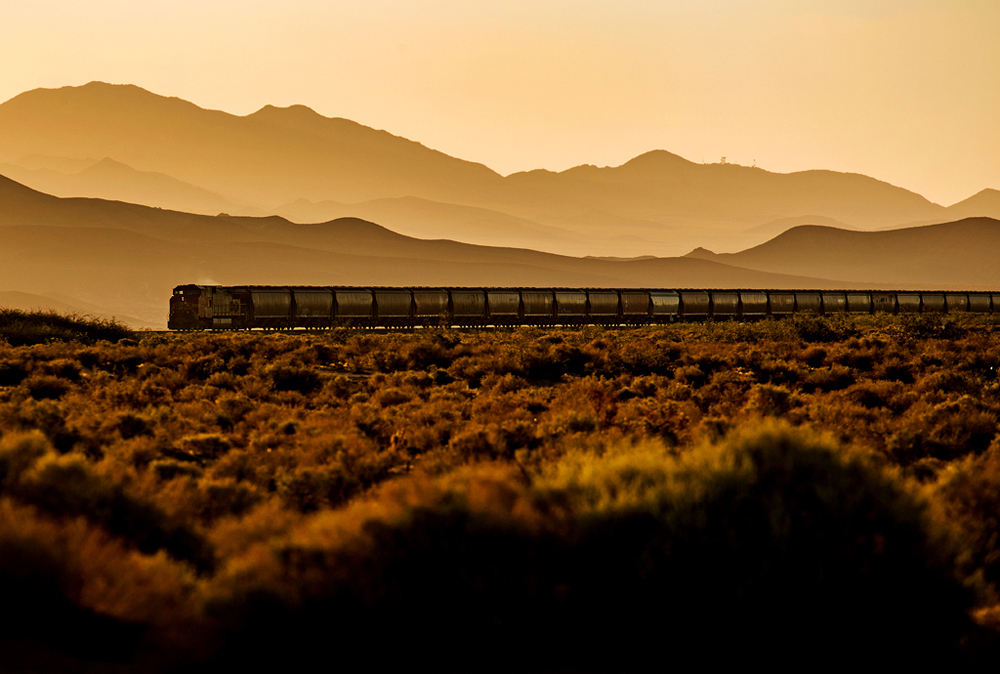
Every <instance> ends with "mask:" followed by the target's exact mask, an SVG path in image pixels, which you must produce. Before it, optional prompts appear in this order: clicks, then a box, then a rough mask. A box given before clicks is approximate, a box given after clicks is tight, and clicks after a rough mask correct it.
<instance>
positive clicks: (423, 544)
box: [211, 426, 970, 671]
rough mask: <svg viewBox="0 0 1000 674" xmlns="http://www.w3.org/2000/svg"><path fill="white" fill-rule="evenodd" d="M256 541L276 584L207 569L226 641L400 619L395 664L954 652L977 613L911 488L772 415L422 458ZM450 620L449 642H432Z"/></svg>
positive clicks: (489, 667)
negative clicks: (568, 446)
mask: <svg viewBox="0 0 1000 674" xmlns="http://www.w3.org/2000/svg"><path fill="white" fill-rule="evenodd" d="M248 559H249V558H248ZM254 560H255V561H254V562H253V563H254V564H258V565H262V566H260V567H259V570H258V572H257V574H255V576H254V577H257V578H263V577H267V578H271V579H273V581H272V582H271V583H270V584H268V585H261V584H260V583H258V582H254V581H253V580H251V576H248V575H247V574H246V573H245V570H244V572H241V573H240V574H238V575H230V576H226V577H225V578H222V579H220V582H219V583H218V584H217V585H216V589H215V591H214V594H213V597H214V599H213V603H212V609H211V610H212V614H213V615H215V616H216V617H217V619H218V620H219V622H220V623H221V624H223V625H225V626H226V627H227V631H226V647H225V648H224V649H223V651H222V652H221V653H220V654H219V656H218V662H227V663H230V664H242V663H243V662H249V661H250V659H252V660H253V661H254V662H279V661H280V662H285V663H297V662H302V663H305V662H309V661H310V660H311V659H312V658H315V657H316V656H317V655H318V654H319V653H320V652H321V649H323V648H325V646H323V645H322V644H323V643H324V641H323V639H321V638H320V635H323V634H331V633H333V634H337V635H339V637H340V638H342V639H344V640H345V642H347V643H351V644H352V645H353V646H354V647H356V648H361V649H364V648H368V647H373V648H374V647H376V646H377V644H378V643H381V640H383V639H384V638H385V636H384V635H386V634H392V635H394V644H395V646H396V648H394V649H393V650H392V651H391V652H388V653H385V654H384V658H385V659H384V660H383V662H384V663H385V664H393V665H394V664H397V663H398V664H400V665H401V664H403V663H404V662H405V663H408V664H409V666H414V665H416V666H420V665H422V664H428V665H429V664H430V663H432V662H433V665H434V667H435V669H436V670H438V671H510V670H511V669H512V668H516V669H518V670H528V671H532V670H535V671H549V670H551V669H553V668H558V669H560V670H561V671H575V670H583V671H639V670H643V671H645V670H648V669H650V668H656V669H658V668H660V667H661V666H662V665H663V657H664V653H669V654H670V658H671V659H672V660H677V661H688V658H691V657H703V656H704V653H706V652H710V653H713V654H714V655H713V659H714V660H716V661H723V662H726V663H728V664H737V663H745V662H747V661H748V660H764V659H766V660H767V661H768V662H771V663H772V664H774V663H783V664H787V665H792V663H801V661H802V660H801V658H803V657H805V658H822V660H823V662H824V663H832V662H837V663H845V664H846V663H850V662H857V661H860V660H861V659H864V661H866V662H873V661H874V662H893V663H899V662H904V661H905V662H907V663H909V664H914V663H921V664H924V665H926V664H927V663H935V664H939V665H944V664H946V663H948V662H954V661H955V660H953V658H955V657H956V656H957V655H958V645H959V640H960V638H961V637H962V635H963V634H964V633H965V631H966V630H967V629H968V627H969V620H968V613H967V611H968V609H969V608H970V597H969V595H968V593H967V592H966V590H965V588H964V586H963V585H962V583H961V581H960V579H959V578H958V577H957V574H956V570H955V566H954V557H953V554H952V552H951V551H950V550H949V549H948V548H947V546H945V545H943V543H942V540H941V539H939V538H938V537H937V536H936V535H935V533H934V531H933V530H932V529H931V525H930V521H929V519H928V518H927V516H926V510H925V505H924V503H923V502H922V501H921V500H920V499H919V498H918V497H917V496H916V495H915V493H914V492H912V491H911V490H910V489H909V488H907V487H906V486H905V485H904V484H903V483H901V482H899V481H898V480H896V479H894V478H892V477H890V476H889V475H887V474H885V473H882V472H881V471H880V470H879V469H877V468H875V467H873V466H871V465H869V464H868V463H867V462H866V461H865V460H864V459H863V458H862V457H860V456H859V455H857V454H855V453H853V452H851V451H848V450H846V449H844V448H842V447H838V446H836V445H833V444H831V443H830V442H829V441H827V440H824V439H822V438H819V437H817V436H815V435H814V434H811V433H809V432H806V431H793V430H790V429H788V428H786V427H776V426H765V427H764V428H762V429H761V430H758V431H756V432H752V433H748V434H744V435H740V436H736V437H732V438H730V439H729V440H727V441H725V442H723V443H722V444H721V445H716V446H706V447H703V448H701V449H699V450H697V451H695V452H693V453H689V454H687V455H684V456H682V457H681V458H680V459H675V458H671V456H670V455H669V454H668V453H667V451H666V450H665V449H664V448H663V447H662V446H658V445H656V444H644V445H638V446H630V445H623V446H619V447H618V448H616V449H612V450H609V451H608V452H607V453H606V454H605V455H604V456H603V457H600V458H598V457H595V455H593V454H592V453H578V454H574V455H571V456H569V457H567V458H565V459H563V460H562V461H561V462H559V463H558V465H556V466H554V467H552V468H551V469H550V470H548V471H546V473H545V476H544V477H540V478H535V479H533V480H532V479H530V478H528V477H526V476H525V475H524V474H523V473H521V472H519V471H517V470H515V469H512V470H506V469H503V468H498V467H488V466H487V467H482V468H479V469H477V470H474V471H469V470H464V471H458V472H457V473H453V474H451V475H447V476H442V477H440V478H435V479H431V478H427V477H421V476H415V477H412V478H410V479H408V480H404V481H402V482H396V483H392V484H390V485H387V486H386V487H384V488H383V489H382V490H380V491H379V492H378V494H377V495H376V496H375V497H374V498H373V500H368V501H360V502H358V503H356V504H355V505H354V506H352V507H351V508H348V509H346V510H343V511H337V512H325V513H322V514H320V515H317V516H314V517H313V518H311V519H309V520H307V521H306V522H304V523H303V525H302V526H300V527H298V528H297V529H296V530H295V531H294V532H291V533H290V534H289V535H288V536H287V537H286V538H285V539H284V542H283V543H281V544H280V545H279V546H278V547H276V548H273V549H272V551H271V553H270V556H269V557H259V556H258V557H255V558H254ZM429 606H433V607H434V615H435V620H434V621H427V620H426V619H425V618H424V617H425V616H426V611H427V607H429ZM440 634H448V635H449V636H450V637H451V641H450V642H449V647H448V648H447V649H444V650H443V651H442V650H435V651H434V652H433V653H429V652H428V651H427V650H426V649H425V648H421V645H425V644H427V643H428V642H429V640H433V639H434V638H435V636H434V635H440ZM265 637H266V638H265ZM251 644H253V645H254V646H255V647H254V648H251V647H250V645H251ZM272 644H273V645H274V646H275V647H270V645H272ZM622 644H629V645H630V646H629V647H628V648H622ZM397 658H398V659H397Z"/></svg>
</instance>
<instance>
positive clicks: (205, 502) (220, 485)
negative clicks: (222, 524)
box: [198, 479, 262, 522]
mask: <svg viewBox="0 0 1000 674" xmlns="http://www.w3.org/2000/svg"><path fill="white" fill-rule="evenodd" d="M198 492H199V501H200V503H199V504H198V506H199V508H198V510H199V515H200V517H201V519H202V520H204V521H207V522H211V521H214V520H217V519H219V518H220V517H226V516H232V515H242V514H243V513H246V512H247V511H249V510H250V509H251V508H253V507H254V506H255V505H257V504H258V503H260V501H261V498H262V495H261V494H260V492H259V491H257V490H256V489H255V488H254V487H253V486H251V485H249V484H246V483H245V482H244V483H240V482H235V481H232V480H213V479H206V480H202V481H201V482H200V483H199V484H198Z"/></svg>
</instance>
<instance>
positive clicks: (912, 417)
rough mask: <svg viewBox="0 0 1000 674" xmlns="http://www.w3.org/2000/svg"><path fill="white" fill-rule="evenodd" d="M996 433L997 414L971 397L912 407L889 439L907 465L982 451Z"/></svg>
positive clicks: (892, 452) (900, 459)
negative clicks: (922, 460) (917, 461)
mask: <svg viewBox="0 0 1000 674" xmlns="http://www.w3.org/2000/svg"><path fill="white" fill-rule="evenodd" d="M996 434H997V415H996V413H995V412H992V411H990V410H988V409H984V406H983V405H982V404H981V403H979V402H977V401H976V400H975V399H973V398H971V397H969V396H961V397H959V398H957V399H952V400H946V401H944V402H942V403H938V404H928V403H926V402H922V403H921V404H918V405H914V406H912V407H911V408H910V409H909V410H908V411H907V413H906V415H905V416H904V418H903V419H902V421H901V423H900V424H899V428H898V430H897V431H896V432H895V433H893V434H892V436H891V437H890V438H889V439H888V441H887V447H888V450H889V451H890V453H891V454H892V455H893V457H894V458H895V459H896V460H897V461H899V462H900V463H902V464H904V465H906V464H909V463H911V462H913V461H916V460H918V459H921V458H925V457H934V458H937V459H942V460H946V461H947V460H952V459H957V458H962V457H964V456H965V455H966V454H979V453H981V452H983V451H984V450H985V449H986V448H987V447H989V445H990V443H991V442H992V441H993V438H994V437H995V436H996Z"/></svg>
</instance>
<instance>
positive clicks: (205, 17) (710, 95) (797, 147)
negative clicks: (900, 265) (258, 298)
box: [0, 0, 1000, 205]
mask: <svg viewBox="0 0 1000 674" xmlns="http://www.w3.org/2000/svg"><path fill="white" fill-rule="evenodd" d="M998 36H1000V0H614V1H606V0H500V1H498V0H465V1H460V0H358V1H355V0H325V1H321V0H142V1H141V2H140V1H138V0H102V1H98V0H31V2H25V1H24V0H0V63H3V67H2V68H0V101H5V100H8V99H10V98H12V97H14V96H16V95H17V94H19V93H21V92H23V91H27V90H30V89H35V88H39V87H47V88H51V87H61V86H67V85H80V84H85V83H87V82H90V81H93V80H100V81H104V82H113V83H128V84H136V85H138V86H141V87H143V88H145V89H148V90H150V91H153V92H155V93H158V94H162V95H167V96H178V97H180V98H183V99H186V100H189V101H191V102H193V103H196V104H197V105H199V106H201V107H204V108H212V109H219V110H225V111H227V112H231V113H234V114H240V115H245V114H249V113H251V112H254V111H256V110H258V109H259V108H261V107H263V106H264V105H267V104H272V105H278V106H286V105H293V104H303V105H307V106H309V107H311V108H313V109H314V110H316V111H317V112H319V113H321V114H323V115H326V116H329V117H346V118H349V119H352V120H354V121H357V122H360V123H362V124H365V125H367V126H371V127H375V128H380V129H385V130H387V131H389V132H391V133H394V134H396V135H399V136H404V137H406V138H409V139H411V140H416V141H419V142H421V143H423V144H424V145H427V146H429V147H432V148H434V149H437V150H441V151H442V152H445V153H447V154H450V155H453V156H456V157H461V158H462V159H468V160H471V161H477V162H481V163H483V164H486V165H487V166H489V167H490V168H492V169H494V170H496V171H498V172H500V173H502V174H505V175H506V174H509V173H512V172H516V171H523V170H531V169H536V168H546V169H550V170H564V169H566V168H569V167H571V166H576V165H579V164H596V165H599V166H606V165H611V166H615V165H619V164H622V163H624V162H626V161H628V160H629V159H630V158H632V157H634V156H637V155H639V154H642V153H643V152H646V151H649V150H653V149H664V150H668V151H670V152H674V153H676V154H679V155H681V156H683V157H685V158H687V159H690V160H691V161H695V162H705V163H711V162H718V161H721V160H722V158H723V157H725V158H726V161H728V162H730V163H739V164H744V165H748V166H749V165H754V164H755V165H757V166H759V167H761V168H764V169H767V170H769V171H776V172H782V173H784V172H791V171H799V170H806V169H831V170H836V171H846V172H852V173H863V174H866V175H870V176H873V177H875V178H878V179H880V180H884V181H886V182H889V183H892V184H894V185H899V186H900V187H905V188H907V189H910V190H913V191H915V192H918V193H920V194H923V195H924V196H926V197H927V198H929V199H930V200H932V201H935V202H937V203H941V204H943V205H950V204H951V203H954V202H956V201H959V200H961V199H964V198H966V197H968V196H971V195H972V194H974V193H976V192H978V191H980V190H982V189H984V188H987V187H990V188H994V189H1000V38H998Z"/></svg>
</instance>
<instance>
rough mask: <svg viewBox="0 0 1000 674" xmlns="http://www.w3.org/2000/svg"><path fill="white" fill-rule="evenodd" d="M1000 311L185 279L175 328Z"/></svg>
mask: <svg viewBox="0 0 1000 674" xmlns="http://www.w3.org/2000/svg"><path fill="white" fill-rule="evenodd" d="M952 311H967V312H977V313H992V312H1000V293H991V292H945V291H940V292H925V291H882V290H877V291H876V290H872V291H868V290H745V289H737V290H694V289H676V290H671V289H660V288H621V289H615V288H425V287H404V288H400V287H367V288H365V287H346V286H216V285H197V284H190V285H180V286H177V287H176V288H174V292H173V296H172V297H171V298H170V317H169V320H168V322H167V327H168V328H169V329H171V330H250V329H254V328H261V329H265V330H289V329H293V328H307V329H324V328H332V327H339V326H344V327H357V328H380V327H385V328H403V327H416V326H455V327H473V326H505V325H629V324H648V323H654V324H655V323H672V322H675V321H682V320H705V319H742V320H753V319H760V318H765V317H767V316H774V317H780V316H788V315H791V314H794V313H799V312H813V313H816V314H838V313H849V314H871V313H882V312H884V313H892V314H897V313H899V314H902V313H944V312H952Z"/></svg>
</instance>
